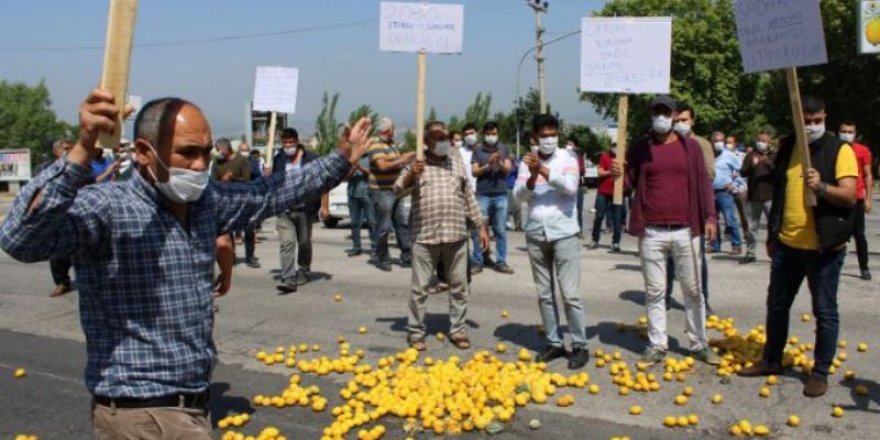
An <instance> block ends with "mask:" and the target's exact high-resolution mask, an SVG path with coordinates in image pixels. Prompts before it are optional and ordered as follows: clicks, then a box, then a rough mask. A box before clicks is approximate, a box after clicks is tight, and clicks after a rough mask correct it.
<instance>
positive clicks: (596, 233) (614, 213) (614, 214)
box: [593, 194, 624, 243]
mask: <svg viewBox="0 0 880 440" xmlns="http://www.w3.org/2000/svg"><path fill="white" fill-rule="evenodd" d="M623 210H624V206H623V205H614V197H613V196H606V195H602V194H596V218H595V219H594V220H593V241H594V242H596V243H598V242H599V237H600V236H601V234H602V220H603V219H604V218H605V216H606V214H607V215H608V217H610V218H611V224H612V225H613V228H612V231H614V232H613V233H612V236H611V242H612V243H620V234H621V229H623V216H624V214H623Z"/></svg>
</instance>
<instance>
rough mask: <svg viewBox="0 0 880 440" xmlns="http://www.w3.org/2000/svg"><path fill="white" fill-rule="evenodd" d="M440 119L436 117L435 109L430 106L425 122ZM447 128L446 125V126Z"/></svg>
mask: <svg viewBox="0 0 880 440" xmlns="http://www.w3.org/2000/svg"><path fill="white" fill-rule="evenodd" d="M439 120H440V119H439V118H438V117H437V109H435V108H434V107H431V110H430V111H429V112H428V117H427V118H426V119H425V123H426V124H427V123H429V122H434V121H439ZM447 128H448V126H447Z"/></svg>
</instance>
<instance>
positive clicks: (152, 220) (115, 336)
mask: <svg viewBox="0 0 880 440" xmlns="http://www.w3.org/2000/svg"><path fill="white" fill-rule="evenodd" d="M118 102H119V101H117V97H115V96H114V95H113V94H112V93H111V92H109V91H107V90H103V89H96V90H94V91H92V92H91V93H90V94H89V95H88V97H87V98H86V100H85V101H84V102H83V103H82V105H81V107H80V113H79V119H80V120H79V126H80V134H79V140H78V141H77V143H76V145H75V146H74V147H73V148H72V149H71V150H70V152H69V153H68V155H67V156H66V158H64V159H63V160H62V161H59V162H58V163H56V164H53V165H51V166H50V168H49V169H48V170H47V171H46V172H45V173H42V174H41V175H39V176H38V177H37V178H36V179H34V180H32V181H31V182H30V183H29V184H28V185H26V186H25V187H24V188H23V189H22V191H21V193H20V194H19V195H18V197H17V198H16V200H15V203H14V205H13V208H12V211H11V212H10V214H9V216H8V217H7V218H6V220H5V222H4V223H3V225H2V226H0V248H2V249H3V250H4V251H6V252H7V253H8V254H9V255H11V256H12V257H14V258H16V259H18V260H20V261H24V262H34V261H41V260H48V259H50V258H57V257H63V256H70V257H72V258H73V263H74V266H75V267H76V272H77V275H78V284H79V290H80V304H81V307H80V313H81V319H82V326H83V330H84V332H85V336H86V347H87V352H88V362H87V365H86V374H85V380H86V387H87V388H88V390H89V392H90V393H91V394H92V396H93V410H92V423H93V427H94V433H95V437H96V438H98V439H119V438H186V439H210V438H212V436H211V425H210V419H209V417H208V410H207V408H208V400H209V396H208V387H209V385H210V381H211V370H212V369H213V366H214V364H215V362H216V358H217V350H216V348H215V346H214V340H213V336H212V332H213V322H214V317H213V313H212V307H211V306H212V299H213V297H214V289H213V269H214V256H215V254H214V243H215V239H216V237H217V235H218V234H219V233H221V232H223V231H229V230H233V229H236V228H243V227H245V226H246V225H247V224H249V223H251V222H253V221H257V220H259V219H261V218H265V217H268V216H273V215H277V214H279V213H281V212H282V211H283V210H284V209H286V208H287V207H288V206H290V205H292V204H294V203H297V202H298V201H299V200H302V199H306V198H311V197H317V196H318V195H320V194H321V193H322V192H324V191H327V190H329V189H330V188H332V187H333V186H334V185H336V184H337V183H339V182H340V181H341V180H342V178H343V177H344V176H345V174H346V173H347V172H348V169H349V167H350V166H351V164H352V163H354V162H356V161H357V160H358V159H359V158H360V157H361V156H362V155H363V154H364V152H365V151H366V144H367V139H368V133H369V130H370V123H369V120H367V119H366V118H365V119H362V120H361V121H359V122H358V124H357V125H356V126H355V127H354V129H353V130H352V133H351V135H350V137H349V139H348V140H347V141H346V142H342V143H343V144H344V145H341V146H340V147H339V151H338V152H336V153H334V154H331V155H329V156H326V157H324V158H321V159H318V160H316V161H315V162H313V163H312V164H310V165H307V166H304V167H302V168H301V169H299V170H295V171H291V172H288V173H285V174H274V175H272V176H269V177H263V178H260V179H257V180H254V181H252V182H249V183H239V184H234V185H232V184H217V183H213V182H210V181H209V175H208V164H209V162H210V158H211V148H212V141H211V129H210V127H209V125H208V121H207V120H206V119H205V116H204V115H203V113H202V111H201V110H200V109H199V108H198V107H196V106H195V105H194V104H192V103H189V102H187V101H184V100H181V99H177V98H164V99H159V100H156V101H153V102H150V103H148V104H146V105H145V106H144V107H143V109H142V110H141V112H140V114H139V115H138V117H137V120H136V121H135V139H134V146H135V148H136V150H137V153H138V154H137V164H138V172H137V173H134V175H133V176H132V178H131V179H129V180H127V181H124V182H113V183H109V184H106V185H91V186H88V187H86V184H87V183H88V182H89V180H90V177H91V169H90V164H91V160H92V158H93V157H95V152H96V148H97V147H96V141H97V138H98V134H99V133H108V132H113V131H114V129H115V128H116V126H117V123H118V121H119V120H120V118H119V115H120V114H121V113H125V114H127V113H129V112H130V111H131V108H130V107H128V108H127V109H126V111H124V112H123V108H122V106H120V105H118ZM123 116H125V115H123ZM349 141H350V144H349Z"/></svg>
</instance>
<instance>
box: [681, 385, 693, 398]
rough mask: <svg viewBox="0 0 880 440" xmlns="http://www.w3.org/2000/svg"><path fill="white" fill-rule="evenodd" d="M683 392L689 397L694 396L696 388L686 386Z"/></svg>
mask: <svg viewBox="0 0 880 440" xmlns="http://www.w3.org/2000/svg"><path fill="white" fill-rule="evenodd" d="M682 394H684V395H685V396H688V397H690V396H693V395H694V389H693V388H692V387H684V391H683V392H682Z"/></svg>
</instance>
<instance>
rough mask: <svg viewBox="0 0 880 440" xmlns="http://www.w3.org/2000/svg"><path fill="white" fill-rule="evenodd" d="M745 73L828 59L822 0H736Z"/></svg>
mask: <svg viewBox="0 0 880 440" xmlns="http://www.w3.org/2000/svg"><path fill="white" fill-rule="evenodd" d="M733 8H734V13H735V15H736V35H737V37H738V38H739V46H740V52H741V54H742V62H743V70H744V71H745V72H746V73H753V72H763V71H766V70H777V69H784V68H787V67H800V66H812V65H816V64H824V63H826V62H828V55H827V53H826V52H825V33H824V31H823V30H822V14H821V13H820V11H819V0H773V1H767V0H734V3H733Z"/></svg>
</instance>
